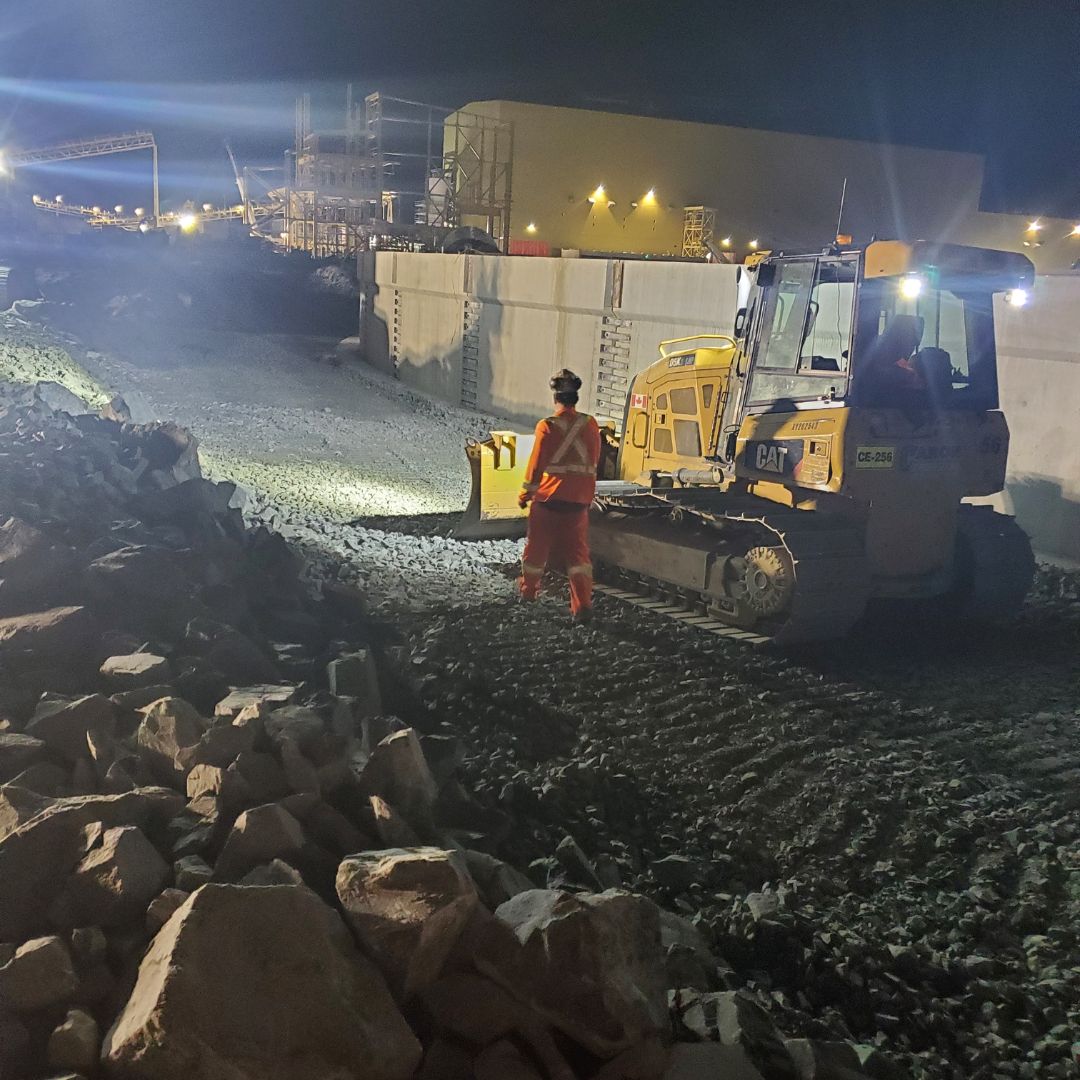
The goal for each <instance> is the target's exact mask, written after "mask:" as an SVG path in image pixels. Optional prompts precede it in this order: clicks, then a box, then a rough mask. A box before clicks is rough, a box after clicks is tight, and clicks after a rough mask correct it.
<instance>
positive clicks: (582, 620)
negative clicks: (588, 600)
mask: <svg viewBox="0 0 1080 1080" xmlns="http://www.w3.org/2000/svg"><path fill="white" fill-rule="evenodd" d="M571 618H572V620H573V623H574V625H575V626H588V625H589V623H591V622H592V608H591V607H583V608H581V609H580V610H578V611H575V612H574V614H573V616H571Z"/></svg>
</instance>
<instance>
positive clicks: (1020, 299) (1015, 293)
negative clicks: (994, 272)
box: [1005, 289, 1028, 307]
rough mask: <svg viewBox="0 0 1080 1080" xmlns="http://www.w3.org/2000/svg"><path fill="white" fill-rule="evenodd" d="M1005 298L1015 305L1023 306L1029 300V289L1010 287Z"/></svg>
mask: <svg viewBox="0 0 1080 1080" xmlns="http://www.w3.org/2000/svg"><path fill="white" fill-rule="evenodd" d="M1005 299H1006V300H1008V301H1009V303H1010V304H1011V305H1012V306H1013V307H1023V306H1024V305H1025V304H1026V303H1027V302H1028V291H1027V289H1010V290H1009V291H1008V293H1007V294H1006V296H1005Z"/></svg>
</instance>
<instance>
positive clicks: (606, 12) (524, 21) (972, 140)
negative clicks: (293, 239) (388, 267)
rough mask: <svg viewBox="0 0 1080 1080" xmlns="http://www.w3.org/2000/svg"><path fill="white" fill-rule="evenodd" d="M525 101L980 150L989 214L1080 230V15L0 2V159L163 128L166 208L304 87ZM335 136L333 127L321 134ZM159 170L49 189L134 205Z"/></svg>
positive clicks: (961, 5)
mask: <svg viewBox="0 0 1080 1080" xmlns="http://www.w3.org/2000/svg"><path fill="white" fill-rule="evenodd" d="M350 80H351V81H352V82H353V83H354V84H355V85H356V90H357V92H358V93H361V94H362V93H366V92H368V91H371V90H375V89H379V90H382V91H384V92H386V93H389V94H394V95H397V96H402V97H411V98H414V99H418V100H423V101H430V102H433V103H435V104H440V105H446V106H448V107H456V106H458V105H461V104H464V103H465V102H467V101H470V100H477V99H482V98H496V97H505V98H515V99H518V100H527V101H537V102H544V103H551V104H559V105H576V106H583V107H592V108H602V109H609V110H613V111H621V112H635V113H643V114H648V115H654V116H664V117H673V118H678V119H686V120H704V121H716V122H722V123H731V124H739V125H745V126H755V127H767V128H774V129H778V130H784V131H797V132H808V133H813V134H826V135H834V136H840V137H851V138H864V139H872V140H882V141H893V142H900V143H910V144H913V145H919V146H929V147H942V148H950V149H961V150H973V151H977V152H981V153H984V154H986V155H987V158H988V170H987V187H986V191H985V192H984V209H988V210H1012V211H1017V212H1023V213H1030V214H1057V215H1061V216H1067V217H1071V216H1080V3H1078V2H1077V0H1038V2H1036V0H1017V2H1011V3H1009V2H999V0H978V2H969V0H935V2H932V3H930V2H923V0H909V2H906V3H898V2H893V0H817V2H813V0H801V2H800V0H787V2H775V0H744V2H742V3H738V4H735V3H727V2H713V3H678V2H665V0H655V2H652V3H639V2H637V0H617V2H610V0H593V2H587V0H586V2H582V3H570V2H564V0H531V2H527V0H526V2H523V0H516V2H515V0H501V2H499V3H495V2H490V0H489V2H481V0H457V2H453V0H445V2H444V3H438V4H437V3H430V2H427V0H423V2H420V0H384V2H383V3H379V4H375V3H368V2H359V0H292V2H291V3H286V2H283V0H183V2H172V0H43V2H40V3H39V2H35V0H0V131H2V132H3V134H2V135H0V143H8V144H12V145H18V146H26V147H29V146H37V145H42V144H48V143H50V142H52V141H56V140H59V139H63V138H71V137H78V136H84V135H95V134H108V133H113V132H117V131H125V130H133V129H135V128H147V127H149V128H151V129H152V130H154V132H155V133H156V134H157V136H158V141H159V143H160V144H161V146H162V165H163V169H164V170H165V176H164V182H165V185H166V194H167V195H170V194H171V195H172V196H173V197H174V198H182V197H190V198H194V199H196V200H197V201H202V200H210V201H214V202H220V201H222V200H223V199H225V198H230V199H231V198H233V197H234V193H233V192H230V182H231V172H230V170H229V165H228V160H227V158H226V157H225V154H224V149H223V141H224V139H225V138H227V137H228V138H230V139H231V140H232V141H233V145H234V148H235V149H236V150H237V152H238V153H239V155H240V156H241V157H242V158H243V159H244V160H245V161H247V162H251V163H253V162H271V161H273V162H277V161H279V160H280V159H281V152H282V151H283V150H284V149H285V147H286V145H288V144H290V143H291V138H292V134H291V133H292V120H293V113H292V104H293V99H294V97H295V95H296V94H297V92H298V91H299V90H300V89H307V90H311V91H313V92H314V93H315V95H316V101H317V102H324V103H326V104H327V105H329V104H330V103H334V104H335V105H336V106H337V108H336V109H335V110H334V112H332V113H331V112H329V111H328V112H326V113H325V114H324V115H325V120H324V123H326V124H336V123H338V122H340V121H339V119H338V116H339V110H340V105H339V104H338V103H340V102H342V101H343V98H344V89H343V86H344V83H345V82H346V81H350ZM317 119H318V117H317ZM140 167H142V168H143V169H145V165H143V166H140V165H139V163H138V162H136V161H134V160H132V161H125V160H124V159H122V158H111V159H103V160H101V161H98V162H96V163H92V164H89V165H88V164H85V163H84V164H82V165H81V166H80V168H78V169H74V168H73V167H70V166H69V167H67V170H66V171H62V172H58V171H57V170H55V169H53V170H50V171H49V172H47V173H40V172H39V173H38V175H37V176H35V177H34V182H35V183H37V182H38V179H39V178H40V182H41V184H42V185H43V190H46V191H49V185H50V184H55V185H56V190H57V191H65V193H68V192H70V196H71V197H77V196H79V195H81V190H82V189H85V190H88V191H90V190H92V191H94V192H95V193H96V192H98V191H102V192H103V194H104V195H105V196H106V197H107V196H108V194H109V193H110V191H111V190H112V189H115V190H117V191H118V192H119V191H121V189H122V188H123V186H124V185H125V184H126V183H128V181H129V178H130V176H131V175H132V171H131V170H132V169H134V170H136V173H137V172H138V169H139V168H140Z"/></svg>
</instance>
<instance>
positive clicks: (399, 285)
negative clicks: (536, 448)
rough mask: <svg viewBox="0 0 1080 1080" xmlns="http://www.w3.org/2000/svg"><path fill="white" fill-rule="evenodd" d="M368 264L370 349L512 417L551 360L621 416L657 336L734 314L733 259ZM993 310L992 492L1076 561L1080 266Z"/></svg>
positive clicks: (542, 410) (541, 386)
mask: <svg viewBox="0 0 1080 1080" xmlns="http://www.w3.org/2000/svg"><path fill="white" fill-rule="evenodd" d="M364 265H365V266H366V271H365V272H364V274H363V276H364V278H365V279H366V280H365V283H364V303H363V311H364V314H363V317H362V328H361V339H362V342H363V346H364V349H365V355H366V358H367V359H368V361H369V362H370V363H372V364H375V365H376V366H378V367H381V368H382V369H383V370H386V371H389V372H394V373H396V375H397V376H398V377H399V378H400V379H401V380H402V381H404V382H406V383H408V384H409V385H410V386H414V387H416V388H417V389H420V390H423V391H425V392H427V393H430V394H433V395H435V396H436V397H439V398H442V399H443V400H445V401H450V402H454V403H457V404H463V405H466V406H469V407H474V408H477V409H480V410H483V411H485V412H491V413H495V414H497V415H500V416H504V417H506V419H507V421H508V423H509V424H511V425H514V426H518V427H520V426H528V427H531V426H532V425H533V424H534V423H535V422H536V419H537V418H538V417H540V416H543V415H545V414H546V413H547V412H548V410H549V409H550V407H551V398H550V393H549V391H548V386H547V381H548V378H549V377H550V375H551V372H552V371H554V370H555V369H557V368H560V367H569V368H573V369H574V370H575V371H576V372H577V373H578V374H579V375H581V377H582V379H583V382H584V385H583V387H582V401H583V402H584V403H585V407H586V408H588V409H590V410H591V411H592V412H593V413H595V414H596V415H597V416H598V417H600V418H602V419H611V420H615V421H616V422H619V421H621V417H622V409H623V402H624V399H625V395H626V390H627V387H628V386H629V382H630V380H631V379H632V378H633V376H634V375H636V374H637V373H638V372H639V371H641V370H642V369H644V368H645V367H647V366H648V365H649V364H651V363H652V361H653V360H655V359H656V357H657V349H658V346H659V344H660V342H661V341H663V340H665V339H668V338H676V337H685V336H688V335H690V334H725V333H731V331H732V328H733V321H734V317H735V306H736V273H737V268H736V267H734V266H726V265H717V266H707V265H704V264H701V263H675V262H650V261H647V260H646V261H638V260H619V259H609V260H604V259H542V258H528V259H526V258H516V259H515V258H510V259H507V258H501V257H498V256H484V255H428V254H414V253H410V252H380V253H378V255H377V256H376V257H375V258H374V259H370V258H369V259H368V260H367V261H366V263H365V264H364ZM996 323H997V338H998V354H999V363H1000V375H1001V403H1002V408H1003V409H1004V410H1005V414H1006V416H1007V418H1008V421H1009V427H1010V430H1011V432H1012V449H1011V454H1010V462H1009V466H1010V467H1009V477H1008V481H1007V487H1006V490H1005V492H1004V493H1003V494H1002V495H1001V496H999V497H998V498H997V499H996V500H995V501H996V502H997V504H998V505H1000V506H1001V507H1002V508H1003V509H1005V510H1007V511H1008V512H1010V513H1015V514H1016V515H1017V518H1018V519H1019V521H1020V523H1021V524H1022V525H1023V526H1024V528H1025V529H1026V530H1027V531H1028V533H1029V534H1030V535H1031V536H1032V538H1033V540H1034V542H1035V545H1036V548H1037V549H1038V550H1039V551H1040V552H1041V553H1043V554H1045V555H1048V556H1052V557H1058V558H1063V559H1066V560H1075V561H1077V562H1080V275H1078V274H1064V275H1059V276H1044V277H1040V278H1038V279H1037V282H1036V286H1035V290H1034V295H1033V297H1032V302H1031V303H1030V304H1029V305H1028V306H1027V307H1025V308H1020V309H1017V308H1011V307H1008V306H1007V305H1004V304H1002V305H1001V306H999V308H998V309H997V311H996Z"/></svg>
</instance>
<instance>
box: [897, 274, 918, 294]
mask: <svg viewBox="0 0 1080 1080" xmlns="http://www.w3.org/2000/svg"><path fill="white" fill-rule="evenodd" d="M922 291H923V279H922V278H921V277H919V276H918V275H916V274H912V275H911V276H909V277H906V278H903V279H902V280H901V281H900V295H901V296H902V297H903V298H904V299H905V300H918V298H919V297H920V296H921V295H922Z"/></svg>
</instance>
